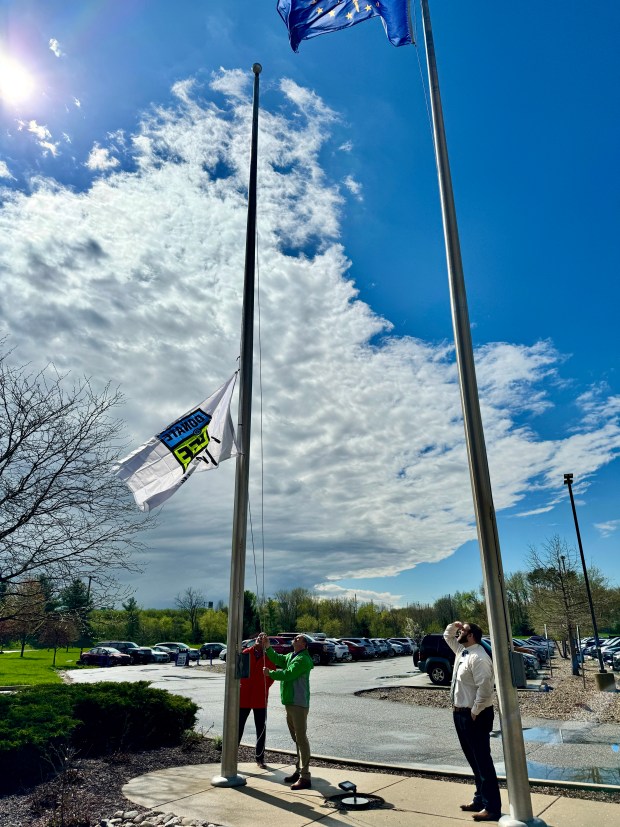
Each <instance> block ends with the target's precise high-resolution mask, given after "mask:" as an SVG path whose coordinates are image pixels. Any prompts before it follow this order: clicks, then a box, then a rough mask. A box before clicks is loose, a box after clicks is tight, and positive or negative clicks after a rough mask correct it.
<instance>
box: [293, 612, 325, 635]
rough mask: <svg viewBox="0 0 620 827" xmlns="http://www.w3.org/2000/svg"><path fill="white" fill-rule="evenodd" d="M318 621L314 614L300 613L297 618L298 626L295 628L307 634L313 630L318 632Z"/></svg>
mask: <svg viewBox="0 0 620 827" xmlns="http://www.w3.org/2000/svg"><path fill="white" fill-rule="evenodd" d="M317 625H318V621H317V618H316V617H315V616H314V615H300V616H299V617H298V618H297V628H296V629H295V631H296V632H305V633H306V634H310V633H311V632H318V631H319V630H318V629H317Z"/></svg>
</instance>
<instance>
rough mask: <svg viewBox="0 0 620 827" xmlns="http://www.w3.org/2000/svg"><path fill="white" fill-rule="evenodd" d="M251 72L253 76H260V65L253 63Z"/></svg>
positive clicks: (261, 68) (261, 69)
mask: <svg viewBox="0 0 620 827" xmlns="http://www.w3.org/2000/svg"><path fill="white" fill-rule="evenodd" d="M252 71H253V72H254V74H255V75H260V73H261V72H262V71H263V67H262V66H261V65H260V63H253V64H252Z"/></svg>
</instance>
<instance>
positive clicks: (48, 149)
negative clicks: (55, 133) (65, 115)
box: [18, 118, 59, 157]
mask: <svg viewBox="0 0 620 827" xmlns="http://www.w3.org/2000/svg"><path fill="white" fill-rule="evenodd" d="M18 128H19V130H20V131H22V130H24V129H25V130H26V131H27V132H30V133H31V134H32V135H34V137H35V139H36V141H37V143H38V145H39V146H40V147H41V149H42V150H43V154H44V155H47V154H48V153H49V154H50V155H53V156H54V157H56V155H58V146H59V144H58V142H56V143H54V142H53V140H52V133H51V132H50V131H49V129H48V128H47V126H45V125H44V124H40V123H38V122H37V121H36V120H35V119H34V118H32V119H31V120H29V121H18Z"/></svg>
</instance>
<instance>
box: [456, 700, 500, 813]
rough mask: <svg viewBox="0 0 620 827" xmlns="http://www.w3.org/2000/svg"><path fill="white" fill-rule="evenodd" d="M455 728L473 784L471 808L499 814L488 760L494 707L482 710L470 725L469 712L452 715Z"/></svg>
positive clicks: (490, 760) (492, 770)
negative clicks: (471, 772) (475, 805)
mask: <svg viewBox="0 0 620 827" xmlns="http://www.w3.org/2000/svg"><path fill="white" fill-rule="evenodd" d="M453 716H454V726H455V728H456V734H457V735H458V738H459V742H460V744H461V749H462V750H463V753H464V754H465V758H467V761H468V763H469V766H470V767H471V768H472V771H473V773H474V779H475V781H476V794H475V795H474V801H473V803H474V804H478V805H480V809H481V810H482V809H484V810H487V812H489V813H501V811H502V803H501V799H500V794H499V784H498V783H497V774H496V772H495V766H494V764H493V759H492V758H491V741H490V737H491V730H492V729H493V707H492V706H487V707H486V709H483V710H482V712H481V713H480V715H478V717H477V718H476V720H475V721H472V718H471V712H470V710H469V709H467V710H463V711H458V712H456V711H455V712H454V713H453Z"/></svg>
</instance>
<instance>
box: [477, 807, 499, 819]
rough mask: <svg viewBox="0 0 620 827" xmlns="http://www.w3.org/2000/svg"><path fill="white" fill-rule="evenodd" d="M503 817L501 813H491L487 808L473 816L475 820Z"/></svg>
mask: <svg viewBox="0 0 620 827" xmlns="http://www.w3.org/2000/svg"><path fill="white" fill-rule="evenodd" d="M501 817H502V814H501V813H489V812H488V811H487V810H480V812H479V813H474V814H473V816H472V818H473V820H474V821H499V820H500V818H501Z"/></svg>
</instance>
